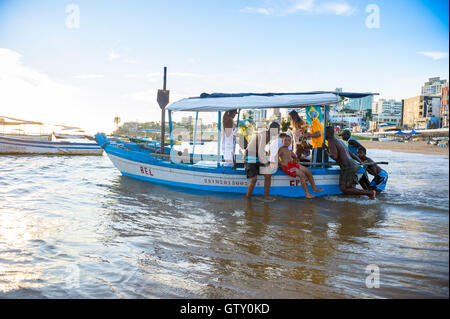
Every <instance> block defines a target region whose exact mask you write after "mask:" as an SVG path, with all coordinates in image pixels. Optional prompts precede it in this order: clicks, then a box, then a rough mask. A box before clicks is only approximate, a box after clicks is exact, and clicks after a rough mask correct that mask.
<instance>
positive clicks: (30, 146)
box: [0, 136, 103, 155]
mask: <svg viewBox="0 0 450 319" xmlns="http://www.w3.org/2000/svg"><path fill="white" fill-rule="evenodd" d="M0 154H40V155H102V154H103V150H102V148H101V147H100V146H99V145H98V144H97V143H72V142H51V141H35V140H28V139H22V138H10V137H3V136H0Z"/></svg>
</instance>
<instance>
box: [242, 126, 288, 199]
mask: <svg viewBox="0 0 450 319" xmlns="http://www.w3.org/2000/svg"><path fill="white" fill-rule="evenodd" d="M279 131H280V124H279V123H278V122H272V123H270V126H269V128H268V129H267V130H265V131H263V132H261V133H258V134H256V135H255V136H253V137H252V138H251V139H250V142H249V143H248V145H247V149H246V150H245V172H246V174H247V178H248V179H250V181H249V182H248V187H247V195H246V196H247V198H250V197H251V196H252V193H253V189H254V188H255V185H256V181H257V178H258V175H259V174H261V175H264V199H265V200H268V199H269V191H270V183H271V180H272V173H273V171H274V168H273V167H271V165H270V158H268V157H267V155H266V151H265V148H266V145H267V144H268V143H269V142H270V140H271V137H272V136H278V133H279Z"/></svg>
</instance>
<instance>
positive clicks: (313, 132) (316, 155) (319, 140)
mask: <svg viewBox="0 0 450 319" xmlns="http://www.w3.org/2000/svg"><path fill="white" fill-rule="evenodd" d="M306 137H309V138H311V145H312V147H313V149H312V155H311V162H312V163H313V165H312V166H322V158H323V157H325V162H328V156H327V154H326V153H325V152H324V151H323V148H322V145H323V123H320V120H319V118H318V117H313V118H312V119H311V127H310V132H309V133H306Z"/></svg>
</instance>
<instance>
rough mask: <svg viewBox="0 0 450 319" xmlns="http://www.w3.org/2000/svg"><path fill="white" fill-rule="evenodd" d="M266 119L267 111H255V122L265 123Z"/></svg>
mask: <svg viewBox="0 0 450 319" xmlns="http://www.w3.org/2000/svg"><path fill="white" fill-rule="evenodd" d="M266 118H267V110H265V109H262V110H254V111H253V120H255V121H256V122H259V121H265V120H266Z"/></svg>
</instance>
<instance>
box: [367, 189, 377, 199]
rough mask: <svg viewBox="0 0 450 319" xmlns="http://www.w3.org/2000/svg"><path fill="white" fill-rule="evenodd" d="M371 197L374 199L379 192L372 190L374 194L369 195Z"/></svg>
mask: <svg viewBox="0 0 450 319" xmlns="http://www.w3.org/2000/svg"><path fill="white" fill-rule="evenodd" d="M369 198H370V199H372V200H373V199H375V198H377V192H376V191H372V195H369Z"/></svg>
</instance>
